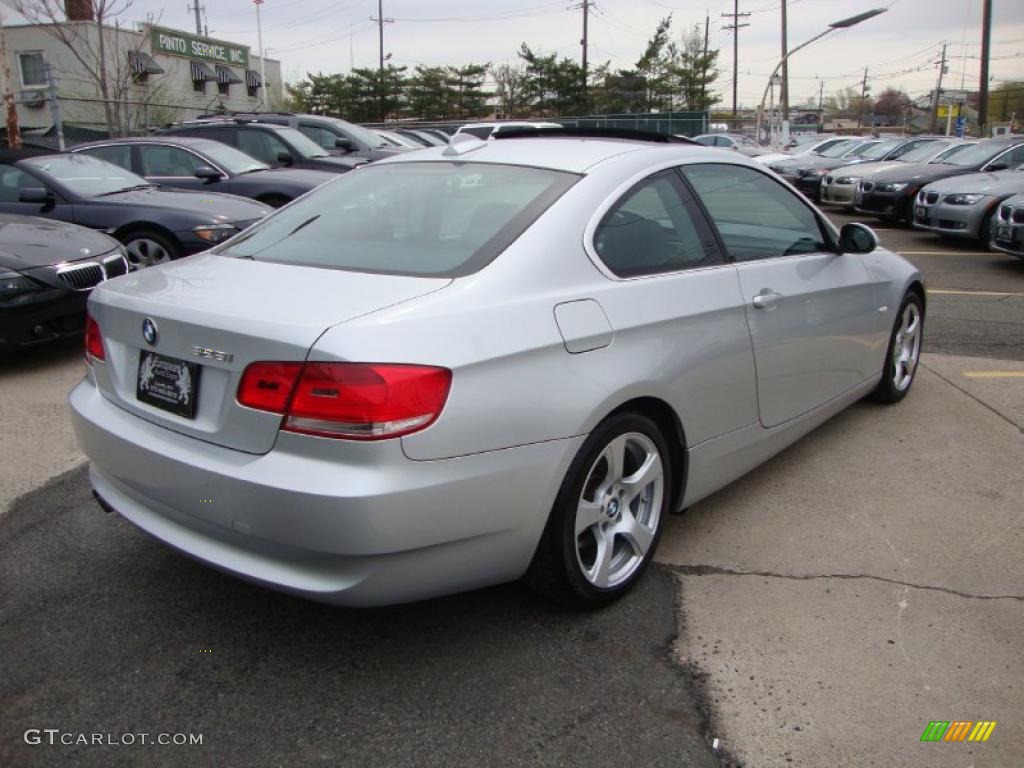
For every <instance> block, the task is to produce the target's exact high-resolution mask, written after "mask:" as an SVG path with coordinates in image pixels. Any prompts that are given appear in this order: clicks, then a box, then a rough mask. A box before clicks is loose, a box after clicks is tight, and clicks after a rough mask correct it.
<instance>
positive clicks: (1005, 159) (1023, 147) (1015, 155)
mask: <svg viewBox="0 0 1024 768" xmlns="http://www.w3.org/2000/svg"><path fill="white" fill-rule="evenodd" d="M993 162H995V163H1003V164H1004V165H1005V166H1006V167H1007V168H1016V167H1017V166H1018V165H1020V164H1021V163H1024V144H1020V145H1018V146H1016V147H1014V148H1013V149H1011V150H1010V151H1009V152H1006V153H1004V154H1002V155H1000V156H999V157H997V158H996V159H995V160H993Z"/></svg>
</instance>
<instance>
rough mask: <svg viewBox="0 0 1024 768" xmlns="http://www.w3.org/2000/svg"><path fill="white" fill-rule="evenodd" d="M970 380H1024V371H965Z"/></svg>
mask: <svg viewBox="0 0 1024 768" xmlns="http://www.w3.org/2000/svg"><path fill="white" fill-rule="evenodd" d="M964 376H966V377H967V378H969V379H1024V371H964Z"/></svg>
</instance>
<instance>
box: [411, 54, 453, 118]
mask: <svg viewBox="0 0 1024 768" xmlns="http://www.w3.org/2000/svg"><path fill="white" fill-rule="evenodd" d="M405 99H406V108H407V110H408V112H409V114H410V116H412V117H419V118H424V119H446V118H449V117H452V116H453V115H454V114H455V108H456V105H455V92H454V89H453V87H452V81H451V77H450V74H449V71H448V68H447V67H427V66H423V65H419V66H417V67H416V70H415V72H414V73H413V75H412V76H411V77H409V78H408V80H407V81H406V83H405Z"/></svg>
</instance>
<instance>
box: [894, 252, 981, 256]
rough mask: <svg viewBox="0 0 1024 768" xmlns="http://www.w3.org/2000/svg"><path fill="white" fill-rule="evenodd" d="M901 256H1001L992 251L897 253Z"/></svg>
mask: <svg viewBox="0 0 1024 768" xmlns="http://www.w3.org/2000/svg"><path fill="white" fill-rule="evenodd" d="M897 253H898V254H900V255H901V256H999V254H996V253H993V252H992V251H897Z"/></svg>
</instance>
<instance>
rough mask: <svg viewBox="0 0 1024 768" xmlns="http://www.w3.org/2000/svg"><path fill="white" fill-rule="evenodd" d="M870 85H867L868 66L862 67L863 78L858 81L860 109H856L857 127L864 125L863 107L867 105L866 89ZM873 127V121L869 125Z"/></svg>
mask: <svg viewBox="0 0 1024 768" xmlns="http://www.w3.org/2000/svg"><path fill="white" fill-rule="evenodd" d="M869 90H870V86H869V85H868V68H867V67H864V79H863V80H862V81H861V83H860V109H859V110H857V127H858V128H861V127H862V126H863V125H864V108H865V107H866V106H867V100H868V91H869ZM871 127H872V128H874V127H875V126H874V123H872V125H871Z"/></svg>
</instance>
